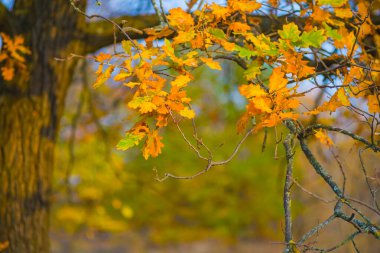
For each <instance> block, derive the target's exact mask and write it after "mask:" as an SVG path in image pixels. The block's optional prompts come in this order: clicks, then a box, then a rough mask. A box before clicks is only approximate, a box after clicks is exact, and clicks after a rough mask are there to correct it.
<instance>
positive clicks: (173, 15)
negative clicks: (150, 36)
mask: <svg viewBox="0 0 380 253" xmlns="http://www.w3.org/2000/svg"><path fill="white" fill-rule="evenodd" d="M167 18H168V20H169V23H170V25H171V26H173V27H177V28H179V29H181V30H186V29H188V28H190V27H192V26H194V20H193V17H192V16H191V15H190V14H189V13H187V12H185V11H184V10H182V9H181V8H180V7H178V8H174V9H171V10H170V11H169V15H168V16H167Z"/></svg>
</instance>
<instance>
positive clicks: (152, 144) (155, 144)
mask: <svg viewBox="0 0 380 253" xmlns="http://www.w3.org/2000/svg"><path fill="white" fill-rule="evenodd" d="M161 139H162V137H161V136H159V135H158V131H157V130H154V131H153V132H151V133H149V134H148V138H147V139H146V141H145V145H144V148H143V156H144V158H145V159H146V160H147V159H148V158H149V156H152V157H157V156H158V155H159V154H161V148H162V147H163V146H164V144H163V143H162V142H161Z"/></svg>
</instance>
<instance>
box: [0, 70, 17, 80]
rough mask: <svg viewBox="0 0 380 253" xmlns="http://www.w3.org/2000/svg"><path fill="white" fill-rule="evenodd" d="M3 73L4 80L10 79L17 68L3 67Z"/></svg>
mask: <svg viewBox="0 0 380 253" xmlns="http://www.w3.org/2000/svg"><path fill="white" fill-rule="evenodd" d="M1 74H2V75H3V78H4V80H6V81H10V80H12V79H13V77H14V74H15V70H14V68H9V67H2V68H1Z"/></svg>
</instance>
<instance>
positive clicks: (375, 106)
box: [367, 95, 380, 113]
mask: <svg viewBox="0 0 380 253" xmlns="http://www.w3.org/2000/svg"><path fill="white" fill-rule="evenodd" d="M367 98H368V111H369V112H370V113H375V112H380V104H379V101H380V97H379V95H369V96H368V97H367Z"/></svg>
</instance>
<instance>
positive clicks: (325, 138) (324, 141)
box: [315, 129, 334, 147]
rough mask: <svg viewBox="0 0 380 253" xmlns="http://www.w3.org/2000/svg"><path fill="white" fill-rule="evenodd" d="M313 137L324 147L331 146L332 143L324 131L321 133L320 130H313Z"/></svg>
mask: <svg viewBox="0 0 380 253" xmlns="http://www.w3.org/2000/svg"><path fill="white" fill-rule="evenodd" d="M315 137H316V138H317V139H318V140H319V141H320V142H321V143H322V144H324V145H327V146H329V147H331V146H333V145H334V143H333V141H332V140H331V139H330V137H329V136H328V135H327V133H326V131H323V130H322V129H320V130H318V131H316V130H315Z"/></svg>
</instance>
